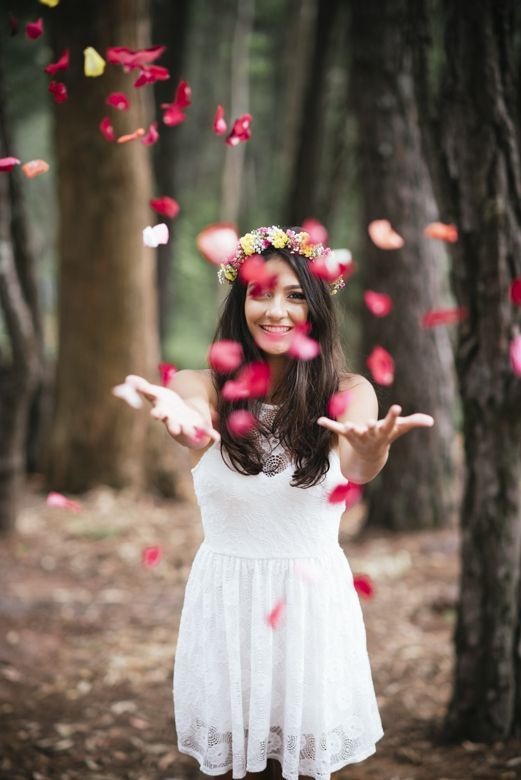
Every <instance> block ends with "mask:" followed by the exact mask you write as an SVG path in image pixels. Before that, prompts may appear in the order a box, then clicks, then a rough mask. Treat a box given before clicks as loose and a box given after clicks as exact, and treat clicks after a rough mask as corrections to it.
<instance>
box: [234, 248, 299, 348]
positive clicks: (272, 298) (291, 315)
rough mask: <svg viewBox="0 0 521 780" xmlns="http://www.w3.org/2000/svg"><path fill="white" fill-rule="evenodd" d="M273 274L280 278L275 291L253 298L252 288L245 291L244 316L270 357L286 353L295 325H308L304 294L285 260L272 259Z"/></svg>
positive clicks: (280, 258)
mask: <svg viewBox="0 0 521 780" xmlns="http://www.w3.org/2000/svg"><path fill="white" fill-rule="evenodd" d="M266 262H267V263H269V270H270V272H272V273H274V274H276V275H277V283H276V285H275V287H274V289H273V290H269V291H266V292H263V293H261V294H260V295H253V294H252V290H253V287H254V286H253V284H249V285H248V288H247V290H246V300H245V302H244V316H245V318H246V324H247V326H248V330H249V331H250V333H251V335H252V337H253V340H254V341H255V343H256V344H257V346H258V347H259V349H261V350H262V351H263V352H265V353H266V354H268V355H283V354H285V353H286V352H287V350H288V347H289V345H290V343H291V339H292V336H293V330H294V328H295V326H296V325H300V324H303V323H304V322H306V321H307V318H308V312H309V306H308V303H307V301H306V298H305V296H304V291H303V289H302V286H301V284H300V282H299V280H298V276H297V275H296V274H295V272H294V271H293V269H292V268H291V267H290V265H289V264H288V263H287V262H286V261H285V260H284V259H283V258H282V257H280V256H279V257H272V258H270V259H269V260H267V261H266Z"/></svg>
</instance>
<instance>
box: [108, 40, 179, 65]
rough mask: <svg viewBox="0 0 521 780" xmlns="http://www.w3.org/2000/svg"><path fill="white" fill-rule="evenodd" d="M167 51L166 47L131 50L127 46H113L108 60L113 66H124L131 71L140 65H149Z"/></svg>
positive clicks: (109, 50)
mask: <svg viewBox="0 0 521 780" xmlns="http://www.w3.org/2000/svg"><path fill="white" fill-rule="evenodd" d="M164 51H166V46H152V47H151V48H150V49H139V50H138V51H136V50H134V49H129V48H128V47H127V46H111V47H110V48H109V49H107V52H106V59H107V62H110V63H111V64H112V65H123V66H124V67H125V70H127V71H130V70H133V69H134V68H138V67H139V66H140V65H149V64H150V63H151V62H155V60H157V59H158V57H160V56H161V55H162V54H163V52H164Z"/></svg>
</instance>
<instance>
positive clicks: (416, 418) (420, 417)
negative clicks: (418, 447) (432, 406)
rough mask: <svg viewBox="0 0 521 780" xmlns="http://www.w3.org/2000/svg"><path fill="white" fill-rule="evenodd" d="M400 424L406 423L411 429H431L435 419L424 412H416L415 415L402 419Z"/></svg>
mask: <svg viewBox="0 0 521 780" xmlns="http://www.w3.org/2000/svg"><path fill="white" fill-rule="evenodd" d="M399 422H400V425H403V424H404V423H405V424H406V425H408V426H409V427H416V426H418V427H424V428H430V427H432V426H433V425H434V417H431V415H430V414H424V413H423V412H415V413H414V414H409V415H407V417H402V418H401V419H400V421H399Z"/></svg>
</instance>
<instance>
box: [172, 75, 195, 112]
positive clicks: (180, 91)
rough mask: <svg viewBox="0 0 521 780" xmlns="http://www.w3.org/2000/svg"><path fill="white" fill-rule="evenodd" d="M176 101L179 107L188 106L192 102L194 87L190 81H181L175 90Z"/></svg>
mask: <svg viewBox="0 0 521 780" xmlns="http://www.w3.org/2000/svg"><path fill="white" fill-rule="evenodd" d="M174 103H176V104H177V105H178V106H179V108H187V106H189V105H191V103H192V89H191V87H190V86H189V84H188V82H186V81H180V82H179V84H178V85H177V89H176V92H175V98H174Z"/></svg>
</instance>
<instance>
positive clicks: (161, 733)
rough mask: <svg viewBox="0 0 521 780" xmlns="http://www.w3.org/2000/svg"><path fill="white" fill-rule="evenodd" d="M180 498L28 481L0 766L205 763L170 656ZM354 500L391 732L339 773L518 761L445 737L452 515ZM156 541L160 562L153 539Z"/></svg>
mask: <svg viewBox="0 0 521 780" xmlns="http://www.w3.org/2000/svg"><path fill="white" fill-rule="evenodd" d="M185 492H186V495H187V499H186V501H183V502H173V501H164V500H158V499H155V498H153V497H150V496H139V497H136V496H133V495H131V494H130V493H128V494H126V493H119V494H118V493H115V492H113V491H112V490H110V489H107V488H102V489H97V490H95V491H92V492H91V493H89V494H88V495H86V496H84V497H82V499H81V501H82V504H83V506H84V510H83V511H82V512H81V513H79V514H73V513H71V512H68V511H66V510H63V509H51V508H49V507H47V506H46V504H45V496H44V495H43V493H42V492H39V490H38V482H37V480H35V481H34V484H32V485H31V486H30V489H29V490H28V491H27V494H26V496H25V498H24V505H23V511H22V513H21V516H20V521H19V525H18V530H17V533H16V534H14V535H12V536H11V537H10V538H9V539H7V540H4V541H1V542H0V571H1V572H2V588H1V592H0V778H2V779H3V778H34V780H44V779H47V778H59V780H72V779H73V778H81V780H85V779H87V778H88V779H89V780H121V779H122V778H125V779H126V780H156V779H157V780H181V779H185V778H186V779H188V778H204V777H208V775H203V774H202V773H201V772H200V771H199V769H198V765H197V763H196V762H195V760H194V759H192V758H191V757H189V756H185V755H182V754H180V753H178V751H177V749H176V737H175V730H174V722H173V706H172V694H171V690H172V668H173V659H174V653H175V646H176V637H177V630H178V625H179V618H180V613H181V606H182V602H183V595H184V588H185V583H186V579H187V577H188V573H189V570H190V566H191V562H192V560H193V557H194V555H195V552H196V550H197V548H198V546H199V544H200V543H201V541H202V538H203V534H202V528H201V524H200V519H199V513H198V509H197V506H196V504H195V503H194V501H193V499H192V500H191V498H190V489H189V488H188V489H187V490H186V491H185ZM363 520H364V513H363V506H362V505H359V506H358V507H354V508H353V509H352V510H350V512H348V513H346V514H345V515H344V518H343V520H342V524H341V543H342V546H343V548H344V550H345V552H346V554H347V557H348V559H349V562H350V565H351V568H352V570H353V573H355V574H357V573H367V574H369V575H370V576H371V577H372V578H373V581H374V584H375V595H374V597H373V598H372V599H371V600H366V599H362V600H361V604H362V609H363V612H364V617H365V623H366V629H367V640H368V650H369V655H370V659H371V667H372V670H373V679H374V684H375V689H376V692H377V698H378V703H379V707H380V713H381V717H382V723H383V727H384V732H385V734H384V737H383V738H382V739H381V740H380V741H379V742H378V743H377V750H376V753H375V754H374V755H373V756H371V757H370V758H368V759H366V760H365V761H363V762H361V763H359V764H352V765H350V766H348V767H346V768H345V769H343V770H341V771H340V772H337V773H334V774H333V777H334V778H335V780H336V779H337V778H338V779H339V780H340V779H341V778H345V779H347V778H349V779H350V780H369V778H371V779H375V778H377V779H378V780H380V779H381V780H427V779H428V780H459V778H462V779H463V778H464V779H465V780H468V779H469V778H494V779H496V778H512V780H514V778H519V777H521V741H519V740H516V741H510V742H507V743H496V744H494V745H482V744H476V743H472V742H463V743H462V744H456V745H451V746H446V745H443V744H442V743H441V741H440V739H439V736H438V735H439V730H440V726H441V724H442V719H443V715H444V711H445V708H446V705H447V703H448V700H449V696H450V686H451V674H452V668H453V655H452V632H453V626H454V619H455V603H456V597H457V579H458V546H459V538H458V533H457V529H456V527H455V525H454V527H453V528H449V529H444V530H442V531H436V532H422V533H407V534H400V535H398V536H396V535H388V534H382V533H378V534H371V535H367V534H365V533H362V532H361V530H362V529H363ZM148 545H160V546H161V548H162V559H161V561H160V562H159V564H158V565H157V566H155V567H153V568H147V567H145V566H144V565H143V564H142V562H141V555H142V549H143V547H145V546H148Z"/></svg>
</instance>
